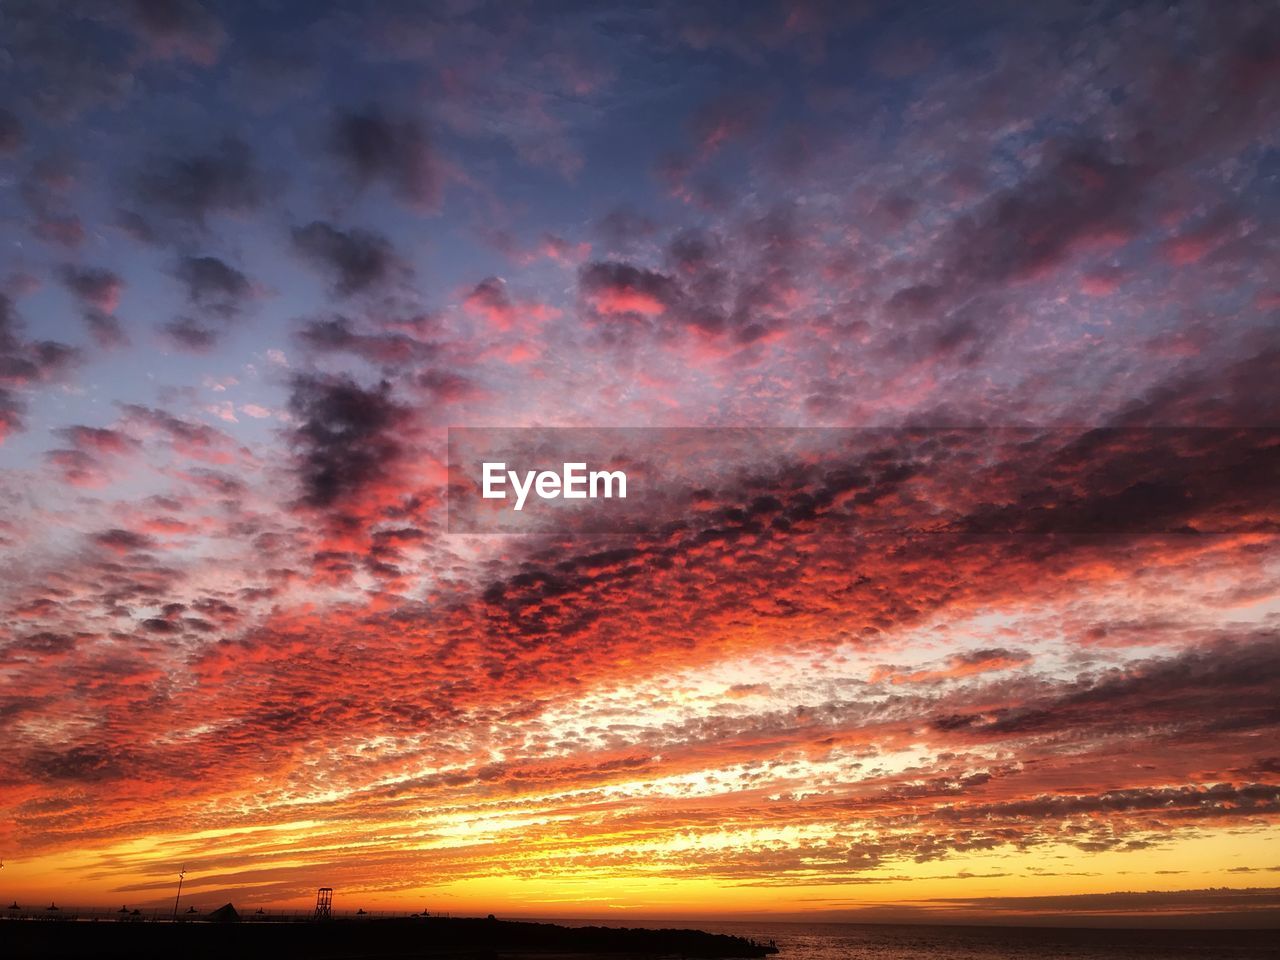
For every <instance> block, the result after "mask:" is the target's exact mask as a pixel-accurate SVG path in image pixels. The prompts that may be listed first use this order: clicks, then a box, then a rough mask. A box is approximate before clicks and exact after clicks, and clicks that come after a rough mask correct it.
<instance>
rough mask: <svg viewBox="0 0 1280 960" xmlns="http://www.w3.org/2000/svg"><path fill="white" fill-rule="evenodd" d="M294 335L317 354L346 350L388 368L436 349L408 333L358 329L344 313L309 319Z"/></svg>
mask: <svg viewBox="0 0 1280 960" xmlns="http://www.w3.org/2000/svg"><path fill="white" fill-rule="evenodd" d="M297 336H298V339H299V340H301V341H302V342H303V343H304V344H305V345H306V346H307V347H309V348H310V349H312V350H316V351H319V352H321V353H338V352H341V353H350V354H354V355H355V356H358V357H363V358H364V359H365V360H368V361H369V362H370V363H375V364H378V365H380V366H384V367H388V368H395V367H405V366H410V365H418V364H421V363H423V362H425V361H428V360H430V359H432V358H433V357H434V356H435V355H436V354H437V353H438V352H439V346H438V345H437V344H436V343H434V342H430V341H425V340H421V339H418V338H416V337H411V336H409V335H408V334H404V333H397V332H387V331H374V332H360V331H359V330H357V328H356V326H355V324H354V322H353V321H352V320H350V319H349V318H347V317H344V316H334V317H329V318H327V319H323V320H320V319H317V320H309V321H307V322H306V323H305V324H304V325H303V327H302V328H301V329H300V330H299V331H298V334H297Z"/></svg>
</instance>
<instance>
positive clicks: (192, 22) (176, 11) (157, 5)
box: [128, 0, 226, 66]
mask: <svg viewBox="0 0 1280 960" xmlns="http://www.w3.org/2000/svg"><path fill="white" fill-rule="evenodd" d="M128 15H129V17H130V20H131V22H132V24H133V26H134V28H135V29H136V30H137V32H138V34H139V36H141V37H142V38H143V39H144V40H145V41H146V42H147V45H148V53H149V54H150V56H152V57H154V58H156V59H174V58H182V59H187V60H191V61H194V62H196V63H199V64H201V65H203V66H209V65H211V64H213V63H214V62H216V61H217V59H218V54H219V51H220V49H221V47H222V45H223V43H224V41H225V40H226V34H225V32H224V31H223V29H222V25H221V24H220V23H219V22H218V20H217V19H216V18H215V17H213V16H212V15H211V14H210V13H209V11H208V10H206V9H205V8H204V7H203V6H201V5H200V4H199V3H197V2H196V0H133V2H132V3H131V4H129V5H128Z"/></svg>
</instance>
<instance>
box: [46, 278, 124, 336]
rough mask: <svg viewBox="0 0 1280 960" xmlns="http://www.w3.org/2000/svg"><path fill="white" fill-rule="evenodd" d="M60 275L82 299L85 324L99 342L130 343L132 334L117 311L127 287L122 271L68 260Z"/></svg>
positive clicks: (69, 287) (65, 283)
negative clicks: (119, 317)
mask: <svg viewBox="0 0 1280 960" xmlns="http://www.w3.org/2000/svg"><path fill="white" fill-rule="evenodd" d="M59 276H60V279H61V280H62V284H63V286H65V287H66V288H67V289H68V290H69V291H71V293H72V294H73V295H74V296H75V297H76V299H77V300H78V301H80V306H81V309H82V311H83V317H84V321H85V324H86V325H87V326H88V328H89V332H90V334H92V336H93V338H94V340H95V341H96V342H97V344H98V346H100V347H104V348H111V347H122V346H127V345H128V343H129V338H128V337H127V336H126V335H125V332H124V329H123V328H122V327H121V325H120V321H119V320H118V319H117V318H116V315H115V313H116V308H117V307H118V306H119V305H120V295H121V293H122V291H123V290H124V280H123V279H122V278H121V277H120V276H119V274H116V273H113V272H112V271H110V270H102V269H96V268H92V267H77V266H73V265H71V264H67V265H65V266H63V268H62V269H61V271H60V273H59Z"/></svg>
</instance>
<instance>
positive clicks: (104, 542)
mask: <svg viewBox="0 0 1280 960" xmlns="http://www.w3.org/2000/svg"><path fill="white" fill-rule="evenodd" d="M90 539H92V540H93V542H94V543H96V544H98V545H99V546H102V547H108V548H110V549H112V550H118V551H120V552H121V553H124V552H128V551H132V550H149V549H151V548H152V547H154V546H155V541H154V540H153V539H152V538H151V537H148V536H146V535H145V534H141V533H135V532H133V531H132V530H122V529H120V528H115V529H112V530H102V531H100V532H98V533H95V534H93V536H92V537H91V538H90Z"/></svg>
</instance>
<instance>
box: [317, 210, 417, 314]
mask: <svg viewBox="0 0 1280 960" xmlns="http://www.w3.org/2000/svg"><path fill="white" fill-rule="evenodd" d="M293 246H294V249H295V250H297V251H298V252H299V253H300V254H302V256H303V257H305V258H306V259H307V260H308V261H309V262H310V263H311V264H312V265H313V266H315V267H316V268H317V269H318V270H320V271H321V273H323V274H324V275H326V276H327V277H328V278H329V279H330V282H331V284H332V286H333V290H334V292H335V293H336V294H338V295H339V296H344V297H349V296H351V295H353V294H356V293H360V292H362V291H366V290H370V289H375V288H377V287H381V286H383V285H385V284H387V283H389V282H391V281H392V280H394V279H396V278H397V277H399V276H403V275H407V274H408V273H409V269H408V267H407V266H406V265H405V264H404V262H403V261H402V260H401V259H400V258H399V257H398V256H397V255H396V253H395V251H394V249H393V248H392V246H391V242H390V241H389V240H387V238H386V237H384V236H382V235H381V234H379V233H373V232H371V231H368V230H359V229H356V230H349V231H344V230H339V229H338V228H337V227H334V226H333V225H332V224H330V223H326V222H324V221H322V220H316V221H314V222H312V223H309V224H308V225H307V226H305V227H298V228H296V229H295V230H294V231H293Z"/></svg>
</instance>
